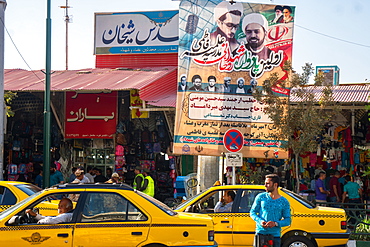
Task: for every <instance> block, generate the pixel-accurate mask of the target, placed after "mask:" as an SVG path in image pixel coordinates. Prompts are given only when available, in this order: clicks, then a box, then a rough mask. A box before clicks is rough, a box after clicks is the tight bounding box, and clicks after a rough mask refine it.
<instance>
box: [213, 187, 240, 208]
mask: <svg viewBox="0 0 370 247" xmlns="http://www.w3.org/2000/svg"><path fill="white" fill-rule="evenodd" d="M234 199H235V192H234V191H232V190H228V191H225V194H224V196H223V198H222V199H221V200H220V201H219V202H217V203H216V206H215V209H214V210H215V212H216V213H217V212H231V208H232V207H233V202H234Z"/></svg>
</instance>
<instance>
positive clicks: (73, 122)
mask: <svg viewBox="0 0 370 247" xmlns="http://www.w3.org/2000/svg"><path fill="white" fill-rule="evenodd" d="M65 116H66V122H65V133H66V138H76V139H80V138H81V139H82V138H100V139H101V138H106V139H109V138H112V137H113V134H114V133H116V125H117V92H116V91H114V92H109V93H101V92H96V93H93V92H83V91H76V92H66V112H65Z"/></svg>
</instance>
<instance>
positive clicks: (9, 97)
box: [4, 91, 17, 117]
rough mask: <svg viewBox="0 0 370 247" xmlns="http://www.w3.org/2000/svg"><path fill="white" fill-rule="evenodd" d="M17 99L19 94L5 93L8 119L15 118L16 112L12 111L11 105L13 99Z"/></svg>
mask: <svg viewBox="0 0 370 247" xmlns="http://www.w3.org/2000/svg"><path fill="white" fill-rule="evenodd" d="M15 97H17V93H14V92H11V91H5V92H4V101H5V107H6V115H7V116H8V117H14V114H15V113H14V112H13V111H12V108H11V106H10V105H11V104H12V101H13V99H14V98H15Z"/></svg>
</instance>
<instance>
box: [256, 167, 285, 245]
mask: <svg viewBox="0 0 370 247" xmlns="http://www.w3.org/2000/svg"><path fill="white" fill-rule="evenodd" d="M279 184H280V178H279V176H278V175H276V174H269V175H267V176H266V179H265V187H266V192H265V193H260V194H258V195H257V196H256V198H255V199H254V202H253V205H252V208H251V211H250V216H251V218H252V219H253V220H254V221H255V222H256V235H272V236H273V237H274V247H280V245H281V239H280V237H281V227H284V226H289V225H290V223H291V215H290V204H289V202H288V200H287V199H286V198H284V197H282V196H281V195H280V194H279V190H278V187H279ZM255 244H256V243H255Z"/></svg>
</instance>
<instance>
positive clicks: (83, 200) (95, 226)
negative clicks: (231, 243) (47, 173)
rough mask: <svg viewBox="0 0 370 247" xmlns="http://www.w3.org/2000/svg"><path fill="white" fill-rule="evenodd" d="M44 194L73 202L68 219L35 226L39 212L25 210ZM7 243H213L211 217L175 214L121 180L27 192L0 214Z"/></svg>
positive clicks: (1, 239) (1, 240)
mask: <svg viewBox="0 0 370 247" xmlns="http://www.w3.org/2000/svg"><path fill="white" fill-rule="evenodd" d="M49 198H59V199H61V198H69V199H71V200H72V201H73V202H75V204H74V207H73V210H72V211H69V212H68V214H69V220H68V221H65V222H61V223H58V224H40V222H39V223H38V222H37V220H36V218H39V217H38V216H39V215H37V217H35V218H34V217H32V216H30V215H29V214H27V213H26V210H27V209H31V210H34V209H35V208H36V207H39V206H40V204H42V203H43V202H45V201H48V200H49ZM59 216H62V215H59ZM49 222H50V221H49ZM9 243H11V244H12V246H33V245H37V246H40V247H41V246H53V247H55V246H64V247H67V246H70V247H72V246H74V247H84V246H88V247H98V246H100V247H101V246H117V247H118V246H130V247H131V246H145V247H166V246H174V247H175V246H181V247H185V246H202V247H216V246H217V243H216V242H215V241H214V224H213V222H212V219H211V217H209V216H207V215H196V214H192V213H181V212H175V211H173V210H172V209H171V208H169V207H168V206H166V205H165V204H163V203H161V202H159V201H157V200H156V199H154V198H152V197H150V196H148V195H146V194H144V193H142V192H139V191H135V190H134V189H132V187H130V186H128V185H124V184H122V185H116V184H65V185H58V186H54V187H51V188H48V189H45V190H43V191H40V192H37V193H35V194H33V195H31V196H30V197H28V198H27V199H25V200H23V201H21V202H20V203H18V204H16V205H14V206H12V207H11V208H8V209H7V210H5V211H3V212H2V213H0V246H8V245H9Z"/></svg>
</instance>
